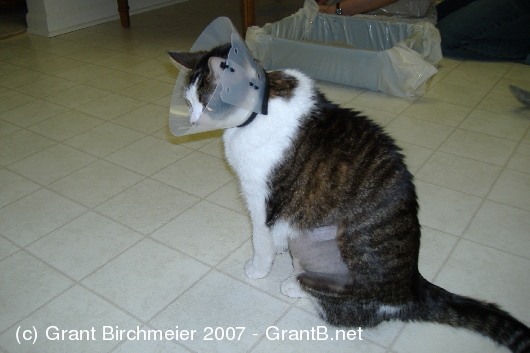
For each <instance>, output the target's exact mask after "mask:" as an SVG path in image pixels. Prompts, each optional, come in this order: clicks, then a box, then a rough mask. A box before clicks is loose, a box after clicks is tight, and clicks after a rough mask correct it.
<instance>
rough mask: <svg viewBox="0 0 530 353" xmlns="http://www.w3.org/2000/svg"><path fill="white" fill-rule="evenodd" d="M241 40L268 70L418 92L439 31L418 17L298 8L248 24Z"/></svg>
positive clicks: (434, 59) (308, 5) (436, 56)
mask: <svg viewBox="0 0 530 353" xmlns="http://www.w3.org/2000/svg"><path fill="white" fill-rule="evenodd" d="M246 43H247V45H248V47H249V48H250V50H251V52H252V54H253V55H254V57H255V58H256V59H258V60H259V61H260V64H261V65H262V66H263V67H264V68H265V69H267V70H279V69H285V68H296V69H299V70H301V71H303V72H305V73H307V74H308V75H310V76H311V77H313V78H314V79H317V80H324V81H329V82H335V83H340V84H344V85H349V86H353V87H359V88H364V89H368V90H372V91H382V92H384V93H388V94H392V95H395V96H416V95H423V94H424V93H425V91H426V81H427V80H428V79H429V78H430V77H432V76H433V75H434V74H435V73H436V72H437V69H436V67H435V65H436V64H437V63H438V61H439V60H440V59H441V58H442V53H441V49H440V34H439V32H438V30H437V29H436V27H435V26H434V25H433V24H432V23H430V22H428V21H422V20H418V19H415V20H408V19H404V18H395V17H386V16H368V15H361V16H337V15H324V14H320V13H318V6H317V4H316V2H315V1H314V0H306V2H305V4H304V7H303V8H302V9H300V10H299V11H298V12H297V13H295V14H293V15H291V16H289V17H286V18H284V19H282V20H280V21H278V22H275V23H268V24H266V25H265V26H263V27H250V28H249V29H248V30H247V36H246Z"/></svg>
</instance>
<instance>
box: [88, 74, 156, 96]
mask: <svg viewBox="0 0 530 353" xmlns="http://www.w3.org/2000/svg"><path fill="white" fill-rule="evenodd" d="M103 70H105V68H104V69H103ZM144 80H146V78H145V77H142V76H138V75H134V74H130V73H127V72H122V71H114V72H111V73H109V74H107V75H103V76H99V77H97V78H95V79H93V80H90V81H86V84H87V85H90V86H93V87H96V88H100V89H103V90H106V91H110V92H117V91H120V90H122V89H125V88H127V87H130V86H133V85H135V84H137V83H140V82H142V81H144Z"/></svg>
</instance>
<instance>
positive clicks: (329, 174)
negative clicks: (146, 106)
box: [169, 44, 530, 352]
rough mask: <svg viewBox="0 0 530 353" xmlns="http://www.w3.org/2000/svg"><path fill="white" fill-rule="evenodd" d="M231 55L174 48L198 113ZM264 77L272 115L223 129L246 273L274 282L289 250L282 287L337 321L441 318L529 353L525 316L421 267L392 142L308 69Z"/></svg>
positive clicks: (409, 187)
mask: <svg viewBox="0 0 530 353" xmlns="http://www.w3.org/2000/svg"><path fill="white" fill-rule="evenodd" d="M229 50H230V45H229V44H226V45H223V46H219V47H216V48H214V49H212V50H211V51H210V52H206V51H201V52H195V53H183V52H169V54H170V56H171V57H172V59H173V61H175V63H176V64H177V65H179V66H182V67H185V68H187V69H189V70H190V72H189V75H188V78H187V82H186V87H185V89H184V93H183V94H184V96H185V97H186V99H187V100H188V101H189V102H190V104H191V108H190V111H192V112H196V111H201V110H202V109H204V107H205V106H206V104H207V102H208V101H209V95H211V94H212V91H213V89H214V88H215V87H216V85H217V84H218V83H219V77H220V76H221V74H222V73H223V70H224V66H223V65H218V63H219V60H220V59H221V61H223V60H226V58H227V56H228V52H229ZM267 76H268V80H269V102H268V113H267V115H263V114H259V115H257V117H256V118H255V119H254V120H253V121H252V122H251V123H250V124H245V126H242V127H233V128H228V129H226V130H225V131H224V133H223V142H224V148H225V155H226V158H227V161H228V163H229V164H230V166H231V167H232V168H233V170H234V171H235V173H236V175H237V176H238V179H239V182H240V187H241V191H242V195H243V197H244V200H245V202H246V205H247V207H248V210H249V213H250V217H251V220H252V240H253V247H254V256H253V258H252V259H251V260H249V261H248V262H247V263H246V265H245V274H246V275H247V276H248V277H250V278H263V277H265V276H266V275H267V274H268V273H269V271H270V270H271V266H272V263H273V260H274V257H275V254H276V253H277V252H281V251H286V250H287V249H289V250H290V252H291V256H292V259H293V268H294V272H293V275H292V276H291V277H289V278H288V279H287V280H286V281H285V282H283V283H282V285H281V291H282V292H283V293H284V294H286V295H288V296H292V297H301V296H307V295H309V297H310V298H313V301H314V302H315V305H316V307H317V310H318V312H319V314H320V316H321V317H322V319H323V320H325V321H326V322H327V323H329V324H331V325H335V326H350V327H358V326H362V327H373V326H376V325H378V324H379V323H381V322H382V321H385V320H402V321H428V322H437V323H442V324H446V325H450V326H454V327H463V328H467V329H470V330H473V331H476V332H478V333H480V334H483V335H485V336H488V337H490V338H491V339H493V340H494V341H495V342H497V343H498V344H500V345H504V346H506V347H508V348H509V349H511V350H512V351H513V352H530V329H529V328H528V327H527V326H525V325H524V324H523V323H521V322H519V321H518V320H516V319H515V318H514V317H512V316H511V315H510V314H508V313H507V312H505V311H503V310H501V309H500V308H499V307H498V306H497V305H495V304H489V303H485V302H481V301H478V300H475V299H472V298H467V297H463V296H459V295H456V294H452V293H449V292H447V291H446V290H444V289H442V288H440V287H438V286H436V285H434V284H432V283H430V282H429V281H427V280H426V279H425V278H423V277H422V275H421V274H420V272H419V270H418V254H419V248H420V233H421V230H420V224H419V221H418V202H417V197H416V191H415V186H414V183H413V177H412V175H411V173H410V172H409V171H408V169H407V167H406V165H405V162H404V157H403V155H402V154H401V150H400V148H399V147H397V145H396V143H395V142H394V140H393V139H392V138H391V137H390V136H389V135H388V134H387V133H385V131H384V130H383V129H382V128H381V127H380V126H379V125H377V124H376V123H374V122H373V121H372V120H370V119H369V118H367V117H365V116H363V115H362V114H361V113H359V112H356V111H352V110H349V109H345V108H342V107H339V106H338V105H336V104H333V103H332V102H330V101H329V100H328V99H327V98H326V97H325V96H324V95H323V94H322V93H321V92H320V91H319V90H318V89H317V88H316V86H315V83H314V81H313V80H311V79H310V78H309V77H307V76H306V75H305V74H303V73H301V72H299V71H296V70H282V71H272V72H268V73H267Z"/></svg>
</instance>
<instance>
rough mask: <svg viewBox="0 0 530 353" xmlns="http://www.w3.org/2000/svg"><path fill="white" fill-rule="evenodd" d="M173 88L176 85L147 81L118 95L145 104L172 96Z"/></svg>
mask: <svg viewBox="0 0 530 353" xmlns="http://www.w3.org/2000/svg"><path fill="white" fill-rule="evenodd" d="M173 88H174V85H173V84H171V83H166V82H162V81H159V80H147V81H143V82H141V83H139V84H137V85H134V86H131V87H128V88H125V89H123V90H121V91H118V93H119V94H121V95H124V96H127V97H131V98H134V99H138V100H142V101H145V102H154V101H156V100H159V99H161V98H164V97H166V96H168V95H171V94H172V92H173Z"/></svg>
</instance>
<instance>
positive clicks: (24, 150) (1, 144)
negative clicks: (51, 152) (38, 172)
mask: <svg viewBox="0 0 530 353" xmlns="http://www.w3.org/2000/svg"><path fill="white" fill-rule="evenodd" d="M56 143H57V142H56V141H53V140H51V139H49V138H47V137H44V136H41V135H38V134H36V133H33V132H31V131H27V130H19V131H16V132H14V133H12V134H10V135H7V136H4V137H2V138H0V165H9V164H11V163H14V162H16V161H19V160H21V159H22V158H25V157H28V156H31V155H32V154H34V153H37V152H39V151H42V150H44V149H46V148H48V147H50V146H53V145H55V144H56Z"/></svg>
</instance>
